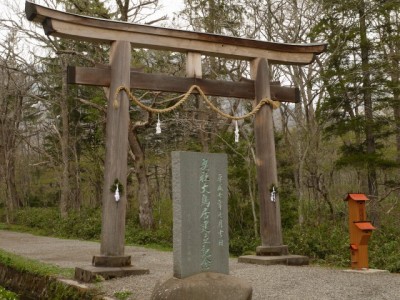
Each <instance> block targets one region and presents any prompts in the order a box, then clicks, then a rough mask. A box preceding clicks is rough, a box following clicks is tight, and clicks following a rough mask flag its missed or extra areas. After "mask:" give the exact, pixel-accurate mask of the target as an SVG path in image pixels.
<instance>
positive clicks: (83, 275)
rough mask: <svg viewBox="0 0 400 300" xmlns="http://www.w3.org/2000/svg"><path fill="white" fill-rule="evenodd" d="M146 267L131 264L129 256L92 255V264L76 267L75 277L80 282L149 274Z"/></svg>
mask: <svg viewBox="0 0 400 300" xmlns="http://www.w3.org/2000/svg"><path fill="white" fill-rule="evenodd" d="M149 273H150V272H149V270H148V269H141V268H137V267H134V266H132V265H131V257H130V256H102V255H101V256H93V260H92V266H87V267H76V268H75V279H76V280H78V281H82V282H95V281H97V280H99V277H101V278H102V279H104V280H109V279H113V278H118V277H127V276H135V275H145V274H149Z"/></svg>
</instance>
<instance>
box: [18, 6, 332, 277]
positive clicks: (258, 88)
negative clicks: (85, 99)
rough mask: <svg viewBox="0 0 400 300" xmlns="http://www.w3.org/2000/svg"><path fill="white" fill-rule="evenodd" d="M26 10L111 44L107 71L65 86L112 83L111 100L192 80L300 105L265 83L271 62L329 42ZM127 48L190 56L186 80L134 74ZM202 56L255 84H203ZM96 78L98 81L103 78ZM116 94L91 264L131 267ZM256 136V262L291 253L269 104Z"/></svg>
mask: <svg viewBox="0 0 400 300" xmlns="http://www.w3.org/2000/svg"><path fill="white" fill-rule="evenodd" d="M25 10H26V16H27V18H28V20H30V21H34V22H37V23H40V24H41V25H42V26H43V29H44V31H45V33H46V34H47V35H51V36H55V37H61V38H70V39H75V40H84V41H90V42H99V43H109V44H111V51H110V66H108V67H98V68H78V67H76V68H70V69H69V75H68V76H69V83H76V84H88V85H97V86H109V88H110V95H114V93H115V91H116V90H117V88H118V87H119V86H121V85H124V86H126V87H133V88H141V89H148V90H161V91H170V92H186V91H187V86H190V85H191V84H193V83H194V82H195V84H196V85H200V86H201V88H202V89H203V90H204V91H205V93H206V94H208V95H218V96H225V97H238V98H251V99H254V98H255V102H256V103H258V102H259V101H260V100H261V99H263V98H265V97H268V98H271V97H272V98H273V99H275V100H279V101H289V102H298V101H299V94H298V91H297V90H296V89H290V88H284V87H280V86H277V85H273V84H271V83H270V78H269V67H268V62H270V63H273V64H290V65H307V64H310V63H311V62H312V61H313V60H314V59H315V56H316V55H318V54H320V53H322V52H323V51H325V48H326V44H320V43H315V44H306V45H300V44H284V43H271V42H265V41H258V40H251V39H243V38H235V37H227V36H222V35H216V34H208V33H200V32H190V31H184V30H176V29H167V28H160V27H153V26H146V25H138V24H132V23H125V22H116V21H110V20H104V19H97V18H91V17H86V16H79V15H75V14H69V13H65V12H61V11H57V10H53V9H50V8H47V7H44V6H40V5H36V4H34V3H31V2H29V1H27V2H26V6H25ZM131 47H137V48H149V49H159V50H170V51H176V52H185V53H187V63H186V65H187V68H186V69H187V70H186V71H187V77H189V78H175V77H172V76H165V75H155V74H145V73H140V72H135V71H132V70H131V69H130V57H131ZM201 55H210V56H217V57H227V58H234V59H242V60H248V61H251V73H252V80H249V81H244V82H239V83H232V82H222V81H212V80H204V79H201V76H202V75H201V74H202V73H201ZM99 74H103V76H101V78H100V77H99ZM118 97H119V103H120V106H119V108H118V109H115V108H114V107H113V105H112V103H113V99H112V98H113V97H112V96H110V97H109V99H108V106H107V127H106V139H107V140H106V160H105V171H104V185H103V199H102V204H103V214H102V237H101V247H100V256H95V257H94V258H93V264H94V266H96V267H99V266H107V267H124V266H130V257H129V256H125V254H124V238H125V212H126V195H125V194H122V195H121V197H120V200H119V201H118V202H116V201H115V198H114V194H113V193H112V192H110V187H111V186H112V185H113V184H114V182H115V180H118V181H119V183H120V184H121V185H122V186H126V175H127V155H128V150H127V149H128V123H129V112H128V109H129V101H128V99H127V96H126V94H125V93H120V94H119V96H118ZM254 131H255V136H256V165H257V181H258V190H259V198H260V232H261V240H262V245H261V246H260V247H257V254H258V255H259V256H260V257H262V256H265V255H278V256H282V255H285V254H287V252H288V250H287V246H285V245H283V241H282V229H281V216H280V205H279V193H275V190H274V189H275V188H276V187H278V176H277V167H276V157H275V142H274V132H273V123H272V108H271V107H269V106H263V107H262V108H261V109H260V111H259V112H258V113H257V114H256V116H255V124H254ZM272 192H274V194H273V195H274V197H273V201H271V199H272V194H271V193H272ZM253 262H254V261H253ZM279 263H282V262H281V261H279ZM79 279H84V278H79Z"/></svg>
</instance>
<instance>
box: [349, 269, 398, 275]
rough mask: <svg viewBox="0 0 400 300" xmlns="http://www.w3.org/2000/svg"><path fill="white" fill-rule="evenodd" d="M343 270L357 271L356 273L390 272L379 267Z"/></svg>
mask: <svg viewBox="0 0 400 300" xmlns="http://www.w3.org/2000/svg"><path fill="white" fill-rule="evenodd" d="M343 272H349V273H358V274H379V273H390V272H389V271H388V270H380V269H365V268H364V269H360V270H355V269H346V270H343Z"/></svg>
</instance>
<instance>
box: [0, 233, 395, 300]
mask: <svg viewBox="0 0 400 300" xmlns="http://www.w3.org/2000/svg"><path fill="white" fill-rule="evenodd" d="M0 248H1V249H3V250H5V251H8V252H12V253H15V254H18V255H22V256H25V257H28V258H32V259H36V260H40V261H43V262H46V263H51V264H56V265H59V266H61V267H69V268H73V267H76V266H87V265H89V264H90V263H91V260H92V256H93V255H98V254H99V251H100V245H99V243H96V242H86V241H77V240H62V239H57V238H49V237H39V236H33V235H31V234H26V233H16V232H10V231H2V230H0ZM125 252H126V254H127V255H131V256H132V262H133V265H134V266H137V267H141V268H148V269H150V274H149V275H142V276H132V277H126V278H121V279H113V280H109V281H105V282H102V283H100V284H97V285H100V287H101V289H102V290H103V291H104V292H105V294H106V295H108V296H113V295H114V293H115V292H118V291H130V292H132V296H131V297H130V298H129V299H135V300H147V299H150V295H151V292H152V289H153V287H154V285H155V284H156V282H157V281H158V280H165V279H167V278H169V277H171V276H172V253H171V252H161V251H156V250H150V249H146V248H142V247H132V246H127V247H126V250H125ZM229 267H230V274H231V275H233V276H235V277H238V278H242V279H243V280H245V281H247V282H249V283H250V284H251V285H252V286H253V299H254V300H264V299H274V300H276V299H285V300H286V299H309V300H312V299H318V300H322V299H340V300H343V299H351V300H354V299H390V300H395V299H399V300H400V274H390V273H377V274H359V273H349V272H344V271H343V270H336V269H330V268H322V267H316V266H303V267H289V266H257V265H251V264H242V263H238V262H237V259H230V261H229ZM215 300H218V299H215Z"/></svg>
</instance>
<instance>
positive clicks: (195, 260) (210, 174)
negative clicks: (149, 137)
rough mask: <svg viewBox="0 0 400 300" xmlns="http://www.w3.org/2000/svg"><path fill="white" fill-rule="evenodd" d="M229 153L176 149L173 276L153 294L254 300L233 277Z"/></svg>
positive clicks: (163, 296) (181, 297)
mask: <svg viewBox="0 0 400 300" xmlns="http://www.w3.org/2000/svg"><path fill="white" fill-rule="evenodd" d="M227 169H228V163H227V156H226V154H215V153H213V154H212V153H196V152H182V151H175V152H172V192H173V220H174V225H173V227H174V228H173V233H174V238H173V242H174V244H173V249H174V250H173V258H174V277H173V278H171V279H169V280H167V281H166V282H164V283H161V284H158V285H157V286H156V288H155V289H154V291H153V296H152V299H174V300H178V299H191V300H194V299H230V300H234V299H238V300H239V299H240V300H242V299H243V300H245V299H246V300H247V299H251V295H252V288H251V286H249V285H248V284H247V283H245V282H242V281H241V280H239V279H237V278H234V277H232V276H229V236H228V176H227Z"/></svg>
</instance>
